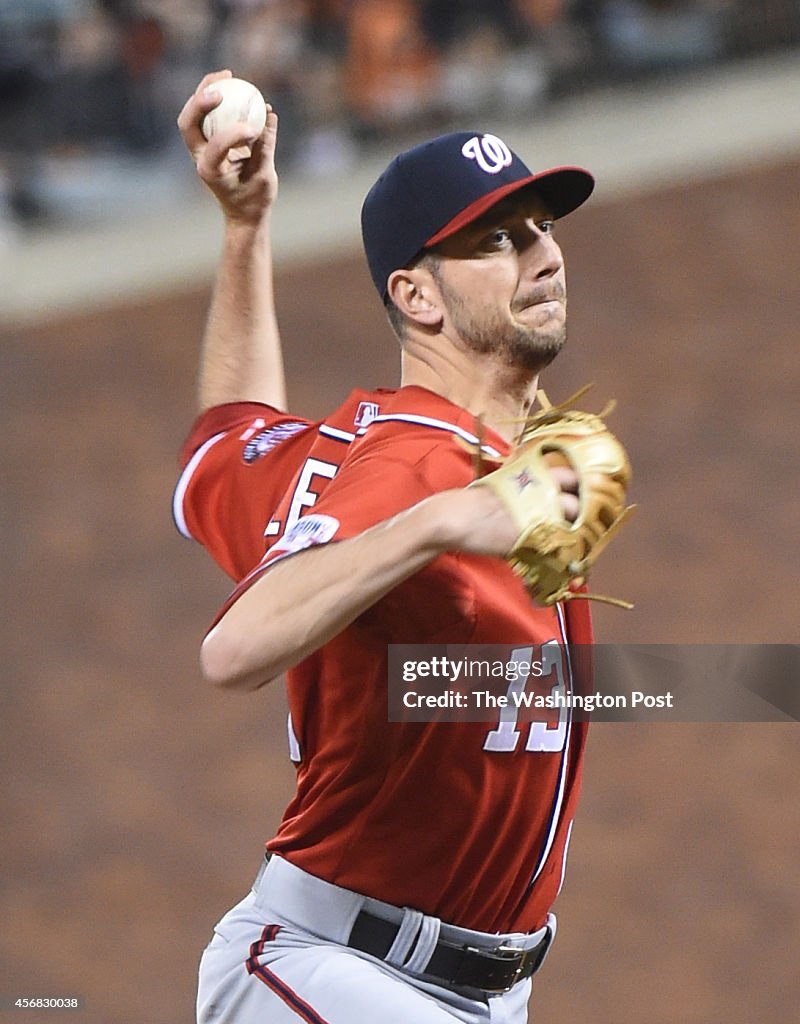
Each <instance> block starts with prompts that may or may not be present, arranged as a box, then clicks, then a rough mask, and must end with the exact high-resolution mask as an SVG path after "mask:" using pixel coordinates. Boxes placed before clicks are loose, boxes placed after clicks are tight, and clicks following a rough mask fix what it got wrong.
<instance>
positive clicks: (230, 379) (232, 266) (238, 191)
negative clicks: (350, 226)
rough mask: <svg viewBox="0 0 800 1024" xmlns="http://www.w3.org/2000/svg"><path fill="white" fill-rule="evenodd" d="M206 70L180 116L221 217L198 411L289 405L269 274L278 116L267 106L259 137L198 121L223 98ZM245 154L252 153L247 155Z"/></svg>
mask: <svg viewBox="0 0 800 1024" xmlns="http://www.w3.org/2000/svg"><path fill="white" fill-rule="evenodd" d="M228 77H230V72H229V71H220V72H215V73H213V74H210V75H206V77H205V78H203V80H202V81H201V82H200V84H199V85H198V87H197V89H196V90H195V92H194V93H193V94H192V96H191V97H190V98H189V100H188V101H187V102H186V104H185V106H184V108H183V110H182V111H181V113H180V116H179V118H178V127H179V128H180V131H181V135H182V136H183V140H184V142H185V143H186V146H187V148H188V150H189V152H190V153H191V155H192V159H193V160H194V162H195V165H196V167H197V173H198V175H199V176H200V178H201V180H202V181H203V182H204V184H205V185H206V186H207V187H208V189H209V190H210V191H211V193H212V194H213V195H214V197H215V199H216V200H217V203H218V204H219V206H220V209H221V210H222V214H223V217H224V240H223V248H222V256H221V258H220V263H219V266H218V269H217V274H216V280H215V284H214V293H213V297H212V300H211V306H210V309H209V312H208V318H207V321H206V329H205V334H204V338H203V348H202V353H201V357H200V368H199V375H198V404H199V408H200V411H201V412H202V411H203V410H205V409H209V408H211V407H212V406H216V405H222V404H224V403H227V402H246V401H251V402H263V403H265V404H267V405H271V406H273V407H274V408H276V409H280V410H283V409H285V408H286V383H285V377H284V368H283V354H282V350H281V341H280V332H279V329H278V322H277V317H276V314H275V301H274V292H273V280H272V240H271V220H272V208H273V204H274V202H275V197H276V196H277V193H278V176H277V173H276V171H275V146H276V143H277V137H278V116H277V114H276V113H275V112H274V111H273V110H272V109H271V107H269V106H268V107H267V121H266V125H265V126H264V130H263V132H262V133H261V135H260V136H258V137H253V135H252V133H251V132H250V131H249V129H248V128H247V126H246V125H245V124H238V125H233V126H232V127H230V128H227V129H222V130H220V131H218V132H215V133H214V135H213V136H212V138H211V140H210V141H207V140H206V138H205V136H204V135H203V132H202V129H201V125H202V122H203V118H204V117H205V115H206V114H207V113H208V112H209V111H210V110H212V109H213V108H214V107H215V106H216V105H217V104H218V103H219V101H220V98H219V94H216V95H215V94H214V91H213V89H214V83H215V82H217V81H219V80H220V79H222V78H228ZM248 154H249V155H248Z"/></svg>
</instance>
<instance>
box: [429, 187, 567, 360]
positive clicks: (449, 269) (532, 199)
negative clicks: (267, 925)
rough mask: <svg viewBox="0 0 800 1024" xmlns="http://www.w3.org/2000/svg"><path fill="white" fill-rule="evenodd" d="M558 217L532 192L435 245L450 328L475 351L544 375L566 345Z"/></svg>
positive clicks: (513, 198) (505, 202) (510, 199)
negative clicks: (555, 219)
mask: <svg viewBox="0 0 800 1024" xmlns="http://www.w3.org/2000/svg"><path fill="white" fill-rule="evenodd" d="M552 232H553V220H552V217H551V215H550V213H549V212H548V210H547V208H546V207H545V206H544V204H543V203H542V201H541V200H540V199H539V198H538V197H536V196H534V195H532V194H530V193H528V194H527V195H521V196H510V197H508V199H504V200H502V201H501V202H500V203H498V204H497V205H496V206H494V207H492V209H491V210H489V212H488V213H486V214H484V216H482V217H480V218H479V219H478V220H476V221H474V222H473V223H472V224H469V225H467V227H465V228H462V229H461V231H459V232H458V233H457V234H455V235H453V237H452V238H449V239H446V240H445V241H444V242H442V243H441V244H440V245H438V246H437V247H436V250H435V252H436V253H437V254H438V256H439V257H440V258H439V262H438V266H437V268H436V270H435V274H434V276H435V278H436V282H437V285H438V287H439V290H440V292H441V295H442V299H443V302H444V306H445V309H446V315H447V320H448V324H447V325H446V327H445V329H446V330H447V329H449V330H452V331H454V332H455V334H456V335H457V336H458V338H460V340H461V342H462V343H463V344H464V345H466V346H467V347H468V348H470V349H472V350H473V351H475V352H479V353H483V354H489V353H494V354H496V355H498V356H499V357H500V358H501V359H503V361H504V362H506V363H507V364H509V365H513V366H519V367H522V368H524V369H526V370H530V371H532V372H538V371H539V370H541V369H543V368H544V367H545V366H547V365H548V364H549V363H550V362H552V360H553V359H554V358H555V356H556V355H558V353H559V352H560V351H561V348H562V347H563V345H564V342H565V341H566V320H567V298H566V279H565V274H564V260H563V257H562V254H561V249H560V248H559V245H558V243H557V242H556V240H555V238H554V237H553V233H552Z"/></svg>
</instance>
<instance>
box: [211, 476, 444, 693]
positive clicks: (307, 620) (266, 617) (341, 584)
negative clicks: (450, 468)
mask: <svg viewBox="0 0 800 1024" xmlns="http://www.w3.org/2000/svg"><path fill="white" fill-rule="evenodd" d="M452 493H454V492H446V493H443V494H440V495H436V496H435V497H434V498H431V499H428V500H427V501H424V502H421V503H420V504H419V505H415V506H414V507H413V508H411V509H409V510H408V511H406V512H403V513H401V514H400V515H398V516H395V517H394V518H392V519H389V520H387V521H386V522H385V523H380V524H379V525H377V526H374V527H372V528H371V529H370V530H367V531H365V532H364V533H362V534H360V535H359V536H357V537H353V538H351V539H350V540H344V541H342V542H340V543H332V544H327V545H325V546H321V547H317V548H311V549H309V550H307V551H302V552H300V553H298V554H297V555H293V556H292V557H290V558H287V559H286V560H285V561H283V562H279V563H278V564H277V565H275V566H274V568H272V569H269V570H268V571H267V572H266V573H265V574H264V575H263V576H262V577H261V579H259V580H258V581H257V582H256V583H254V584H253V585H252V586H251V587H250V589H249V590H247V591H245V593H244V594H242V596H241V597H240V598H239V599H238V601H236V603H235V604H234V605H232V607H231V608H230V609H229V610H228V611H227V612H226V614H225V615H224V616H223V617H222V619H221V620H220V621H219V622H218V623H217V625H216V626H215V627H214V628H213V629H212V630H211V632H210V633H209V634H208V636H207V637H206V639H205V641H204V643H203V650H202V655H201V663H202V667H203V673H204V675H205V676H206V678H207V679H208V680H209V681H211V682H213V683H216V684H217V685H220V686H224V687H229V688H232V689H241V690H251V689H256V688H257V687H259V686H262V685H263V684H264V683H267V682H269V681H271V680H272V679H274V678H275V677H276V676H278V675H280V673H281V672H283V671H285V670H286V669H287V668H290V667H291V666H292V665H295V664H297V663H298V662H299V661H302V660H303V658H305V657H307V656H308V655H309V654H311V653H313V652H314V651H315V650H317V649H318V648H319V647H321V646H322V645H323V644H324V643H326V642H327V641H328V640H330V639H332V638H333V637H334V636H336V635H337V634H338V633H340V632H341V631H342V630H343V629H344V628H345V627H347V626H348V625H350V623H352V622H353V621H354V620H355V619H356V618H358V616H359V615H360V614H361V613H362V612H364V611H366V609H367V608H370V607H371V606H372V605H373V604H375V603H376V602H377V601H378V600H380V598H381V597H383V596H384V594H386V593H387V592H388V591H390V590H391V589H392V588H393V587H396V586H397V585H398V584H399V583H401V582H402V581H403V580H405V579H407V578H408V577H409V576H411V575H413V573H415V572H417V571H418V570H420V569H421V568H423V566H425V565H427V564H428V562H430V561H432V559H433V558H435V557H436V556H437V555H438V554H441V552H442V551H446V550H449V549H451V548H453V547H458V546H459V543H458V541H457V539H456V535H455V532H454V519H453V516H452V515H451V514H450V513H449V512H448V502H447V497H446V495H449V494H452Z"/></svg>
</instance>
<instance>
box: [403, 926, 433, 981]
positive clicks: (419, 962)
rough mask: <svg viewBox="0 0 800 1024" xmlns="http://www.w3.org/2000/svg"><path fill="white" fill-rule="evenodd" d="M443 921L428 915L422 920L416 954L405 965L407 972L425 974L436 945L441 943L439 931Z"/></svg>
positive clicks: (415, 949)
mask: <svg viewBox="0 0 800 1024" xmlns="http://www.w3.org/2000/svg"><path fill="white" fill-rule="evenodd" d="M441 923H442V922H441V921H440V920H439V918H438V917H428V916H427V915H426V916H425V917H423V918H422V925H421V926H420V929H419V934H418V935H417V943H416V946H415V947H414V952H413V953H412V954H411V956H410V957H409V958H408V960H407V961H406V963H405V965H404V966H405V968H406V970H407V971H414V972H415V973H417V974H424V973H425V968H426V967H427V966H428V963H429V962H430V959H431V957H432V956H433V951H434V950H435V949H436V945H437V943H438V942H439V929H440V926H441Z"/></svg>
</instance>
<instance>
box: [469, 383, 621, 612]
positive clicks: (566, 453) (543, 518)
mask: <svg viewBox="0 0 800 1024" xmlns="http://www.w3.org/2000/svg"><path fill="white" fill-rule="evenodd" d="M582 393H583V392H579V394H582ZM575 397H577V396H575ZM540 399H542V400H543V404H545V406H546V407H545V408H544V409H543V411H542V412H540V413H538V414H536V415H534V416H532V417H530V419H528V420H527V421H526V423H525V426H524V428H523V430H522V433H521V435H520V437H519V440H518V441H517V443H516V445H515V447H514V449H513V451H512V452H511V453H510V454H509V456H508V457H507V458H506V459H505V461H504V462H503V463H502V464H501V465H500V467H499V468H498V469H495V470H494V471H493V472H491V473H488V474H487V475H486V476H483V477H480V478H479V479H478V480H475V481H474V482H473V483H472V484H471V485H470V486H472V487H490V488H491V489H492V490H493V491H494V492H495V494H497V495H498V496H499V497H500V499H501V500H502V501H503V503H504V504H505V506H506V507H507V509H508V511H509V512H510V513H511V515H512V517H513V519H514V521H515V523H516V525H517V527H518V529H519V536H518V537H517V539H516V541H515V542H514V544H513V546H512V548H511V550H510V551H509V552H508V554H507V556H506V557H507V559H508V561H509V562H510V563H511V566H512V567H513V568H514V570H515V571H516V572H518V573H519V574H520V575H521V576H522V577H523V579H524V581H525V584H526V586H527V587H528V589H529V590H530V591H531V593H532V594H533V596H534V597H535V598H536V600H537V601H539V602H540V603H542V604H545V605H551V604H555V603H556V601H561V600H564V599H565V598H567V599H568V598H572V597H576V596H587V597H592V596H595V595H583V594H576V593H575V589H576V587H577V586H578V585H579V584H580V583H582V582H583V581H584V580H585V579H586V577H587V575H588V573H589V570H590V568H591V566H592V565H593V564H594V562H595V561H596V559H597V557H598V555H599V554H600V552H601V551H602V550H603V549H604V548H605V546H606V544H607V543H608V541H609V540H610V539H611V537H612V535H613V534H614V533H615V532H616V531H617V530H618V529H619V527H620V526H621V525H622V523H623V522H624V520H625V519H626V518H627V517H628V516H629V515H630V513H631V512H632V511H633V508H634V507H635V506H633V505H630V506H626V505H625V496H626V493H627V489H628V484H629V482H630V478H631V467H630V462H629V461H628V456H627V453H626V452H625V449H624V448H623V447H622V445H621V444H620V442H619V441H618V440H617V438H616V437H615V436H614V435H613V434H612V433H611V431H610V430H609V429H608V427H607V426H606V424H605V422H604V420H603V415H605V414H606V412H608V411H610V408H613V405H612V406H611V407H610V408H609V409H608V410H606V412H604V413H603V415H599V416H598V415H594V414H593V413H587V412H578V411H577V410H567V409H566V408H565V407H566V406H568V405H569V404H570V403H571V401H572V399H570V400H569V401H568V402H564V403H563V404H562V405H561V406H553V407H551V406H550V404H549V402H547V399H546V397H545V396H544V395H542V394H541V393H540ZM554 463H555V464H558V463H560V464H562V465H568V466H570V467H571V468H572V469H573V470H574V472H575V473H576V475H577V477H578V500H579V511H578V516H577V518H576V519H575V521H574V522H569V521H568V520H567V519H565V518H564V514H563V510H562V506H561V491H560V488H559V485H558V484H557V482H556V481H555V479H554V478H553V476H552V475H551V473H550V470H549V466H551V465H553V464H554ZM597 599H598V600H606V601H610V602H611V603H612V604H617V605H620V606H622V607H628V608H630V607H631V605H630V604H628V603H627V602H625V601H619V600H616V599H613V598H603V597H597Z"/></svg>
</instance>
